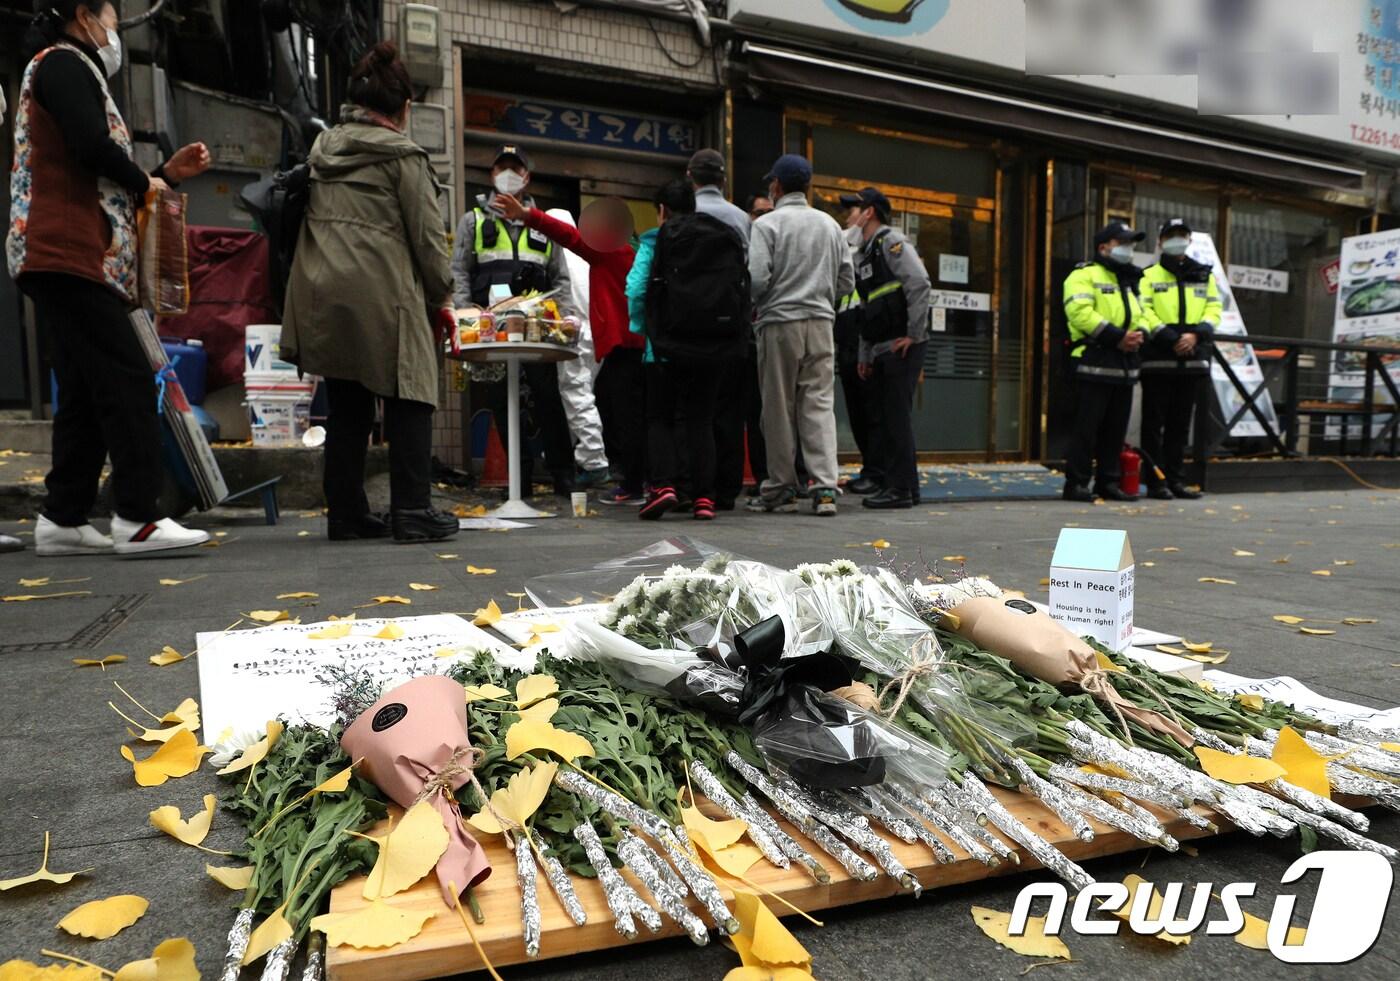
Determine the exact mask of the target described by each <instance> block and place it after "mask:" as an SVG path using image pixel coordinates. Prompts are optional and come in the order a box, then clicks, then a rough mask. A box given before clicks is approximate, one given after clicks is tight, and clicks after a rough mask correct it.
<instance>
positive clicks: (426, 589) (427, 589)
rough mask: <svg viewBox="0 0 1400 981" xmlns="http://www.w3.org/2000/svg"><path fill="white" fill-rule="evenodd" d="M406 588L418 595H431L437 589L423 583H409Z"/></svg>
mask: <svg viewBox="0 0 1400 981" xmlns="http://www.w3.org/2000/svg"><path fill="white" fill-rule="evenodd" d="M408 588H409V589H412V590H416V591H417V592H420V593H431V592H434V591H435V590H436V589H437V587H436V586H432V585H429V584H428V583H425V582H411V583H409V584H408Z"/></svg>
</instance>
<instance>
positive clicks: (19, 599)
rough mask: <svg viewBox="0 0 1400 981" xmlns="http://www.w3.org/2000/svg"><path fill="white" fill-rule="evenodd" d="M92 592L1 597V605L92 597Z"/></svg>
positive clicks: (71, 591) (73, 591) (88, 590)
mask: <svg viewBox="0 0 1400 981" xmlns="http://www.w3.org/2000/svg"><path fill="white" fill-rule="evenodd" d="M91 595H92V590H90V589H79V590H70V591H68V592H66V593H41V594H39V595H38V596H0V603H29V602H32V601H33V600H46V599H62V598H63V597H65V596H91Z"/></svg>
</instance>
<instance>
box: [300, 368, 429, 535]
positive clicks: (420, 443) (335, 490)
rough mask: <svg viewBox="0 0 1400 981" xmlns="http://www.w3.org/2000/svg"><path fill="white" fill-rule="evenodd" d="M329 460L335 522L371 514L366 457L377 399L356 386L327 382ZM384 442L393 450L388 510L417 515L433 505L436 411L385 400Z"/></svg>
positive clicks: (329, 503) (326, 480) (326, 483)
mask: <svg viewBox="0 0 1400 981" xmlns="http://www.w3.org/2000/svg"><path fill="white" fill-rule="evenodd" d="M325 386H326V409H327V416H326V458H325V472H324V476H323V478H322V487H323V489H324V490H325V494H326V507H327V509H328V511H329V513H330V517H331V519H333V520H336V521H353V520H354V519H356V518H359V517H362V516H363V515H366V514H369V501H368V499H367V498H366V497H365V455H366V454H367V452H368V450H369V434H370V430H371V429H373V428H374V400H375V398H376V396H375V394H374V393H373V392H371V391H370V390H369V389H367V388H365V387H364V386H363V385H361V384H360V383H359V382H357V381H348V380H346V379H343V378H327V379H325ZM384 439H385V440H386V441H387V442H388V444H389V506H390V507H391V508H392V509H393V510H395V511H416V510H421V509H423V508H426V507H427V506H428V505H429V504H430V503H431V502H432V477H433V407H432V406H431V405H428V404H427V403H426V402H412V401H409V400H408V399H394V398H386V399H384Z"/></svg>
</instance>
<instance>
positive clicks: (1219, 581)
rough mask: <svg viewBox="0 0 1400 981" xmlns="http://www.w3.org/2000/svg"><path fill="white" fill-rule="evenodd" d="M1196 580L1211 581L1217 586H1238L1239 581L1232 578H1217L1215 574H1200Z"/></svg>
mask: <svg viewBox="0 0 1400 981" xmlns="http://www.w3.org/2000/svg"><path fill="white" fill-rule="evenodd" d="M1196 581H1197V582H1213V583H1215V584H1217V585H1219V586H1238V585H1239V583H1237V582H1235V580H1233V579H1217V578H1216V577H1215V576H1201V578H1199V579H1197V580H1196Z"/></svg>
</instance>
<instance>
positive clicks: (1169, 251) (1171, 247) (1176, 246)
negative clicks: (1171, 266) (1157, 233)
mask: <svg viewBox="0 0 1400 981" xmlns="http://www.w3.org/2000/svg"><path fill="white" fill-rule="evenodd" d="M1190 247H1191V240H1190V239H1185V238H1170V239H1167V241H1165V242H1163V243H1162V254H1163V255H1185V254H1186V250H1187V249H1189V248H1190Z"/></svg>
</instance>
